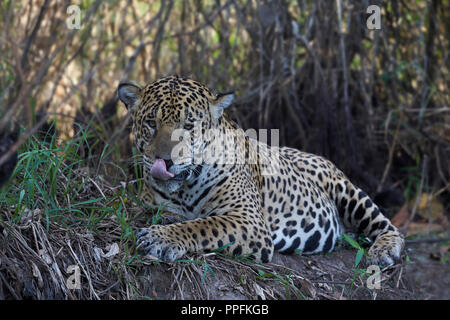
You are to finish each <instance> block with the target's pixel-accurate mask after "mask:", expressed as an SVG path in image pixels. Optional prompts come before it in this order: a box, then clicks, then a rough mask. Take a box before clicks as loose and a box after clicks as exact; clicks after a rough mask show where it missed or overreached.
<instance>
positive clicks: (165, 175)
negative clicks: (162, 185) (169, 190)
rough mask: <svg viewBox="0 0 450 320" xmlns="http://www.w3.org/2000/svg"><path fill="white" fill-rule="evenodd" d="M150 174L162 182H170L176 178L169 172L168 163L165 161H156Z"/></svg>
mask: <svg viewBox="0 0 450 320" xmlns="http://www.w3.org/2000/svg"><path fill="white" fill-rule="evenodd" d="M150 174H151V175H152V176H153V177H154V178H157V179H160V180H169V179H170V178H173V177H174V174H173V173H172V172H169V171H167V168H166V163H165V162H164V160H163V159H156V160H155V162H154V163H153V166H152V168H151V169H150Z"/></svg>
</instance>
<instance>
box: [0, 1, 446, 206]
mask: <svg viewBox="0 0 450 320" xmlns="http://www.w3.org/2000/svg"><path fill="white" fill-rule="evenodd" d="M71 4H77V5H79V8H80V9H81V20H80V29H71V28H69V27H68V25H67V19H68V18H69V19H70V17H69V15H68V14H67V8H68V6H69V5H71ZM371 4H377V5H379V6H380V7H381V30H369V29H368V28H367V26H366V20H367V18H368V17H369V14H367V13H366V8H367V7H368V6H369V5H371ZM449 4H450V2H449V1H444V0H432V1H397V0H392V1H371V2H370V3H369V1H349V0H348V1H346V0H337V1H313V0H311V1H307V0H298V1H287V0H286V1H247V0H245V1H244V0H242V1H240V0H229V1H225V0H210V1H181V0H168V1H137V0H128V1H113V0H112V1H94V0H85V1H52V0H45V1H44V0H42V1H34V0H31V1H25V0H23V1H12V0H10V1H2V3H1V5H0V115H1V119H0V142H1V143H0V144H1V150H0V151H1V154H0V168H1V170H4V171H5V172H6V173H8V172H10V171H11V161H13V160H14V152H15V151H16V150H17V149H18V148H19V147H20V145H21V144H22V143H23V142H24V141H26V139H28V138H29V137H30V135H33V134H35V133H36V132H40V133H41V135H40V136H41V138H42V139H44V138H45V133H46V132H47V131H49V130H50V132H51V133H55V132H56V134H57V135H58V137H60V139H61V141H70V139H72V138H74V137H77V135H78V136H79V135H80V132H83V134H86V133H87V132H88V133H89V134H88V135H87V136H89V139H87V140H86V141H85V142H84V144H85V148H81V149H80V151H79V152H80V155H82V156H83V157H84V158H85V159H86V161H87V163H88V166H93V167H98V166H99V162H101V164H102V170H105V172H106V173H109V176H110V177H111V179H114V178H116V177H117V174H116V171H115V169H116V166H117V165H118V166H120V167H122V168H124V170H125V172H127V171H126V170H128V169H127V168H128V167H129V166H130V161H131V160H130V159H131V158H132V153H131V152H132V144H131V143H130V134H129V132H130V130H129V122H128V118H127V117H126V111H125V108H124V107H123V106H122V105H121V104H119V103H118V100H117V95H116V88H117V85H118V84H119V82H120V81H121V80H125V79H133V80H136V81H137V82H139V83H141V84H145V83H148V82H151V81H154V80H156V79H157V78H159V77H161V76H165V75H169V74H174V73H176V74H180V75H184V76H188V77H192V78H194V79H196V80H198V81H200V82H203V83H205V84H207V85H209V86H210V87H212V88H215V89H217V90H218V91H227V90H232V89H234V90H235V91H236V96H237V99H236V101H235V103H234V104H233V106H232V108H231V110H230V114H231V115H232V117H233V118H234V119H236V121H237V122H238V123H240V124H241V126H242V127H244V128H268V129H271V128H276V129H280V144H282V145H287V146H291V147H296V148H299V149H302V150H304V151H308V152H312V153H316V154H319V155H322V156H324V157H326V158H328V159H330V160H332V161H333V162H334V163H335V164H336V165H337V166H338V167H340V168H341V169H342V170H343V171H344V172H345V173H346V174H347V175H348V176H349V177H350V179H351V180H353V181H354V182H355V183H356V184H358V185H359V186H360V187H362V188H363V189H365V190H367V192H368V193H369V194H370V195H371V196H372V197H374V198H375V201H376V202H378V203H379V204H380V205H381V206H382V207H385V208H389V209H390V210H391V211H392V212H391V213H395V212H397V211H398V209H399V208H400V207H401V206H402V205H403V204H404V203H407V202H408V201H413V202H414V199H415V197H416V196H418V195H421V196H422V197H423V195H426V198H425V202H426V203H428V204H429V203H431V202H432V201H434V200H435V199H438V201H439V203H441V204H442V205H443V207H444V212H447V213H448V212H449V209H450V204H449V195H450V193H449V182H450V165H449V150H450V121H449V120H450V109H449V100H450V98H449V94H448V90H449V83H450V81H449V80H450V79H449V78H450V76H449V47H450V46H449V30H450V10H449ZM70 21H73V20H70ZM47 138H48V135H47ZM18 150H19V152H20V149H18ZM10 156H12V157H10ZM8 159H9V162H10V163H9V167H8ZM97 172H98V170H97ZM129 173H130V174H132V173H133V170H130V172H129ZM125 175H126V174H125ZM120 179H123V177H119V178H118V180H120ZM421 199H422V198H421ZM419 200H420V199H419ZM419 200H417V201H416V204H418V203H419V202H418V201H419ZM441 207H442V206H441Z"/></svg>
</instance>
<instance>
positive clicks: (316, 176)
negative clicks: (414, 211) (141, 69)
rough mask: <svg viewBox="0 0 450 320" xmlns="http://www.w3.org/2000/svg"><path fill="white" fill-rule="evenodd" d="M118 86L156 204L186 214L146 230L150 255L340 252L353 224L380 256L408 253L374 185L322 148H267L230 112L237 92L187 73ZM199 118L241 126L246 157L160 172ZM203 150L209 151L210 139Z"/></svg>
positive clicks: (239, 147) (142, 242)
mask: <svg viewBox="0 0 450 320" xmlns="http://www.w3.org/2000/svg"><path fill="white" fill-rule="evenodd" d="M118 93H119V97H120V99H121V100H122V101H123V102H124V103H125V105H126V106H127V108H128V110H129V112H130V113H131V116H132V119H133V133H134V137H135V143H136V146H137V148H138V150H139V152H140V153H141V154H142V157H143V160H142V162H143V164H144V181H145V187H144V191H143V195H142V197H143V199H144V201H145V202H147V203H148V204H149V205H151V206H155V207H157V206H158V205H159V204H161V203H164V204H165V205H166V208H167V210H168V211H170V212H172V213H175V214H177V215H178V216H181V217H183V221H181V222H177V223H172V224H168V225H152V226H150V227H148V228H144V229H142V230H141V231H140V232H139V233H138V235H137V236H138V248H139V250H140V251H141V252H142V253H143V254H150V255H152V256H154V257H157V258H161V259H164V260H167V261H174V260H176V259H178V258H180V257H182V256H183V255H184V254H185V253H186V252H199V251H210V250H214V249H221V250H223V251H224V252H226V253H228V254H230V255H235V256H239V255H249V256H250V257H253V258H254V259H256V260H257V261H262V262H268V261H270V260H271V259H272V255H273V253H274V250H278V251H280V252H282V253H292V252H294V250H296V249H298V250H300V251H301V252H303V253H305V254H308V253H316V252H329V251H332V250H333V249H334V247H335V245H336V242H337V239H338V237H339V236H340V235H341V233H342V232H343V230H350V231H353V232H357V233H360V234H364V235H365V236H367V237H368V238H370V239H371V240H372V241H373V244H372V247H371V248H370V250H369V255H370V258H371V259H372V260H373V261H374V262H376V263H380V264H391V263H393V262H394V260H395V259H397V258H399V256H400V253H401V250H402V248H403V237H402V235H401V234H400V233H399V231H398V230H397V229H396V228H395V227H394V226H393V225H392V224H391V222H390V221H389V220H388V219H387V218H386V217H385V216H383V214H382V213H381V212H380V210H379V208H378V207H377V205H376V204H375V203H374V202H373V201H372V200H371V199H370V198H369V196H368V195H367V194H366V193H365V192H364V191H362V190H361V189H360V188H358V187H357V186H355V185H354V184H353V183H351V182H350V181H349V180H348V178H347V177H346V176H345V175H344V174H343V173H342V172H341V171H340V170H339V169H338V168H336V167H335V166H334V165H333V164H332V163H331V162H330V161H328V160H326V159H324V158H322V157H320V156H317V155H313V154H309V153H305V152H301V151H299V150H296V149H292V148H276V147H269V148H261V146H263V145H262V144H261V143H259V142H255V141H253V140H251V139H249V137H248V136H246V135H245V134H244V132H243V131H242V130H241V129H239V127H238V126H237V125H236V124H235V123H233V122H232V121H230V120H229V119H228V117H227V116H226V115H225V114H223V110H224V109H225V108H226V107H227V106H228V105H230V104H231V101H232V98H233V95H232V94H223V95H217V94H215V93H214V92H212V91H211V90H209V89H208V88H207V87H206V86H204V85H202V84H200V83H198V82H196V81H193V80H190V79H185V78H181V77H178V76H170V77H166V78H163V79H160V80H158V81H156V82H154V83H151V84H149V85H147V86H145V87H144V88H140V87H139V86H137V85H135V84H121V85H120V86H119V89H118ZM194 123H197V124H200V127H201V132H202V133H203V134H204V133H205V132H207V131H208V129H219V130H222V131H223V130H225V129H230V130H234V131H235V132H237V133H236V135H235V136H234V137H233V141H232V143H233V144H234V145H235V147H236V152H237V154H238V156H240V157H243V159H245V161H243V162H236V163H234V164H231V165H230V164H228V165H222V164H217V163H211V164H204V163H200V164H198V163H197V164H195V163H194V164H193V163H189V162H187V163H181V164H173V165H171V167H170V171H171V172H173V173H174V174H175V175H178V176H179V177H182V179H177V180H173V179H170V180H168V181H159V180H157V179H155V178H153V177H152V176H151V175H150V168H151V166H152V164H153V162H154V161H155V159H156V158H161V159H166V160H168V159H171V152H172V150H173V148H174V147H175V145H176V142H173V141H171V134H172V133H173V132H174V130H176V129H178V128H185V129H187V130H193V129H192V125H193V124H194ZM209 142H210V141H209ZM207 143H208V142H207ZM207 143H206V144H207ZM197 148H199V149H198V150H200V152H204V148H205V145H201V146H197ZM192 153H195V151H192ZM272 153H273V154H277V156H278V157H279V158H277V159H278V162H277V164H279V167H278V168H277V170H276V171H274V172H275V174H271V175H270V174H269V175H268V174H263V171H264V170H265V169H267V168H264V165H263V164H261V161H259V162H258V161H255V159H256V160H261V159H267V158H269V157H270V156H271V154H272ZM273 163H274V162H270V161H269V164H270V165H272V164H273ZM270 165H269V166H270Z"/></svg>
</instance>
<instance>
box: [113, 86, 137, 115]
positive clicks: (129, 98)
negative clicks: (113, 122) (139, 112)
mask: <svg viewBox="0 0 450 320" xmlns="http://www.w3.org/2000/svg"><path fill="white" fill-rule="evenodd" d="M140 93H141V88H140V87H139V85H137V84H135V83H132V82H125V83H121V84H119V87H118V88H117V94H118V96H119V99H120V101H122V102H123V103H124V104H125V106H126V107H127V109H128V110H129V111H131V110H133V109H134V108H136V106H137V105H138V102H139V98H140Z"/></svg>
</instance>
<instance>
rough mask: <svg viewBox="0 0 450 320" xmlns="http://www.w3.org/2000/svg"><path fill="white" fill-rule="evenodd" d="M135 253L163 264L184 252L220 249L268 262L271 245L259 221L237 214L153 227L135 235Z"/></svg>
mask: <svg viewBox="0 0 450 320" xmlns="http://www.w3.org/2000/svg"><path fill="white" fill-rule="evenodd" d="M137 238H138V239H137V243H138V251H139V252H140V253H141V254H144V255H147V254H149V255H151V256H153V257H156V258H158V259H162V260H164V261H174V260H177V259H179V258H181V257H182V256H183V255H184V254H185V253H187V252H201V251H211V250H214V249H219V248H223V251H224V253H226V254H229V255H233V256H240V255H249V256H252V257H253V258H254V259H255V260H256V261H258V262H269V261H270V260H271V259H272V255H273V251H274V249H273V244H272V239H271V237H270V233H269V228H268V226H267V224H266V223H265V221H263V218H262V217H261V218H260V219H257V218H255V216H254V215H250V216H248V215H246V214H245V213H242V212H239V213H234V214H227V215H222V216H212V217H207V218H199V219H195V220H190V221H185V222H180V223H175V224H171V225H166V226H162V225H153V226H150V227H148V228H144V229H141V230H140V231H139V232H138V234H137Z"/></svg>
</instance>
